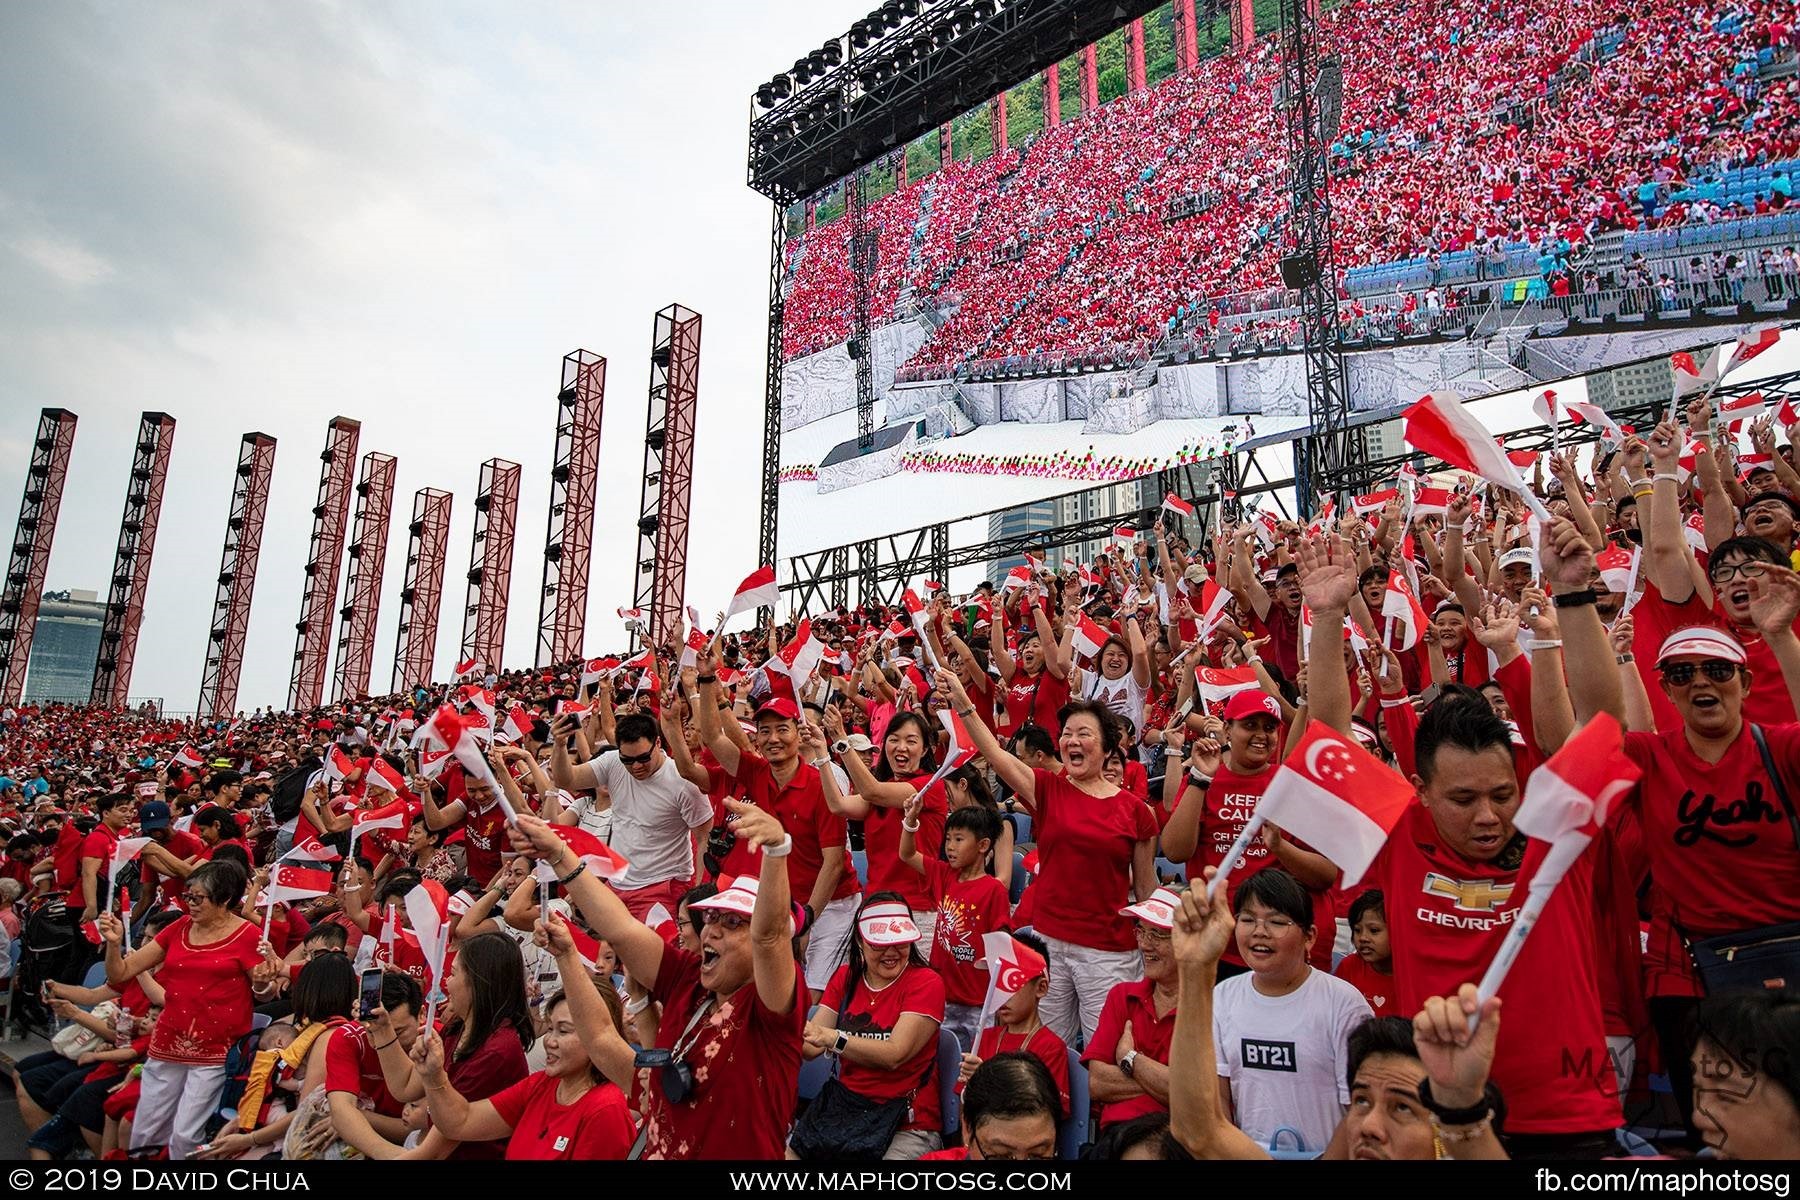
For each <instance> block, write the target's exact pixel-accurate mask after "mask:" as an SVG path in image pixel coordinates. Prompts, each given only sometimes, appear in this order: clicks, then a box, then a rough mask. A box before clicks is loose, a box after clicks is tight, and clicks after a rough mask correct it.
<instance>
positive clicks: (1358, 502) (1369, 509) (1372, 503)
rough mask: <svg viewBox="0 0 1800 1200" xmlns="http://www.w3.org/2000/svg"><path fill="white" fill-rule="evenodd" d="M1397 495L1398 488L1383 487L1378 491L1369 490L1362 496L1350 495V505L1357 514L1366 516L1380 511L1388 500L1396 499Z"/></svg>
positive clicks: (1398, 492) (1398, 494)
mask: <svg viewBox="0 0 1800 1200" xmlns="http://www.w3.org/2000/svg"><path fill="white" fill-rule="evenodd" d="M1399 496H1400V489H1399V488H1397V487H1391V488H1383V489H1382V490H1380V491H1375V492H1370V493H1368V494H1367V495H1364V496H1352V497H1351V498H1350V507H1351V508H1352V509H1354V510H1355V512H1356V515H1357V516H1359V517H1366V516H1368V515H1369V514H1370V513H1378V512H1380V511H1381V510H1382V509H1384V508H1386V507H1387V504H1388V501H1389V500H1396V499H1398V498H1399Z"/></svg>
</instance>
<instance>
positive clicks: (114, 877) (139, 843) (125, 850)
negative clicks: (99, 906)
mask: <svg viewBox="0 0 1800 1200" xmlns="http://www.w3.org/2000/svg"><path fill="white" fill-rule="evenodd" d="M149 844H150V839H149V838H147V837H134V838H120V839H119V840H118V841H117V842H115V843H114V844H113V852H112V858H111V859H110V860H108V862H107V864H106V895H107V904H108V906H109V907H110V906H111V904H112V903H113V902H114V901H117V900H119V899H121V897H120V895H119V872H120V871H123V870H124V869H125V864H126V863H128V862H130V861H131V860H132V859H134V858H136V857H137V856H138V855H140V854H142V853H143V852H144V847H145V846H148V845H149ZM125 934H126V937H127V938H129V937H130V935H131V922H130V921H126V922H125ZM130 948H131V947H130V946H129V945H127V946H126V949H127V950H129V949H130Z"/></svg>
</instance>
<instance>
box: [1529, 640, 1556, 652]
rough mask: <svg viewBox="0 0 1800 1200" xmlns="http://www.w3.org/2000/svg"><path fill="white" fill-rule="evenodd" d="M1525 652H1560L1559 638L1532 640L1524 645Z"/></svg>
mask: <svg viewBox="0 0 1800 1200" xmlns="http://www.w3.org/2000/svg"><path fill="white" fill-rule="evenodd" d="M1525 648H1526V649H1527V650H1561V649H1562V639H1561V638H1532V639H1531V640H1530V641H1528V642H1526V643H1525Z"/></svg>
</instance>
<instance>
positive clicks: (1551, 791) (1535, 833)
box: [1264, 713, 1642, 1028]
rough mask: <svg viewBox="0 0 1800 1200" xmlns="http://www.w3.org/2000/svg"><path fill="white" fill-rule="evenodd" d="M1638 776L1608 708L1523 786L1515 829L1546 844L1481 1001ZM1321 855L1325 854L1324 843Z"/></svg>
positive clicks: (1501, 976)
mask: <svg viewBox="0 0 1800 1200" xmlns="http://www.w3.org/2000/svg"><path fill="white" fill-rule="evenodd" d="M1641 774H1642V772H1641V771H1639V770H1638V767H1637V764H1635V763H1634V762H1632V761H1631V758H1630V756H1629V755H1627V754H1626V753H1625V739H1624V733H1623V731H1622V730H1621V729H1620V728H1619V722H1618V721H1617V720H1615V719H1614V718H1613V717H1612V715H1611V714H1609V713H1601V714H1599V715H1598V716H1596V717H1594V718H1593V719H1592V720H1590V721H1589V722H1588V723H1587V724H1586V725H1584V726H1582V728H1581V729H1580V731H1579V732H1577V733H1576V734H1575V736H1574V737H1572V738H1570V739H1569V740H1568V741H1567V742H1565V743H1563V748H1562V749H1561V750H1558V751H1557V752H1556V753H1555V754H1554V755H1552V756H1551V757H1550V761H1548V762H1546V763H1545V764H1544V765H1543V766H1542V767H1541V768H1539V769H1538V770H1537V771H1534V772H1533V773H1532V775H1531V779H1530V781H1529V782H1528V783H1526V785H1525V799H1524V801H1523V802H1521V803H1520V805H1519V811H1518V812H1517V813H1515V814H1514V815H1513V828H1515V829H1517V830H1518V831H1519V832H1520V833H1522V834H1524V835H1525V836H1526V837H1532V838H1536V839H1538V840H1539V841H1541V842H1548V843H1550V852H1549V853H1548V854H1546V855H1545V856H1544V858H1543V861H1542V862H1540V863H1539V864H1538V869H1537V872H1536V873H1535V874H1534V875H1533V876H1532V877H1531V883H1530V885H1529V887H1528V889H1527V891H1526V895H1525V902H1524V904H1522V905H1521V906H1520V907H1519V908H1518V910H1517V913H1516V915H1515V916H1514V917H1513V922H1512V925H1511V927H1510V928H1509V929H1508V930H1507V931H1506V940H1505V941H1503V942H1502V943H1501V944H1500V949H1499V950H1497V951H1496V952H1495V954H1494V961H1493V962H1491V963H1489V964H1488V969H1487V972H1486V973H1485V974H1484V975H1482V977H1481V983H1480V985H1479V987H1478V988H1477V992H1478V996H1479V1001H1480V1002H1481V1003H1483V1004H1485V1003H1486V1002H1487V1001H1488V999H1489V998H1491V997H1492V996H1494V995H1496V994H1497V993H1498V992H1499V991H1500V987H1501V985H1502V984H1504V983H1505V982H1506V976H1507V973H1508V972H1509V971H1511V970H1512V965H1513V963H1514V962H1516V961H1517V960H1518V957H1519V951H1520V950H1522V949H1524V947H1525V939H1526V938H1527V937H1529V936H1531V928H1532V926H1533V925H1535V924H1537V919H1538V917H1539V916H1541V915H1542V914H1543V911H1544V906H1545V905H1547V904H1548V903H1549V902H1550V897H1551V895H1552V894H1553V893H1554V892H1555V891H1556V885H1557V884H1559V883H1561V882H1562V880H1563V876H1564V875H1566V874H1568V871H1569V868H1570V867H1572V866H1573V865H1575V861H1576V860H1577V859H1579V858H1580V857H1581V855H1582V852H1583V851H1585V850H1586V849H1587V848H1588V845H1589V844H1590V843H1591V842H1592V841H1593V840H1594V839H1595V838H1596V837H1598V836H1600V831H1601V830H1602V829H1604V828H1605V827H1606V822H1607V818H1609V817H1610V816H1611V815H1612V813H1613V811H1614V809H1615V807H1616V802H1617V801H1618V799H1619V798H1620V797H1621V796H1623V795H1624V794H1625V793H1626V792H1629V791H1630V790H1631V788H1632V786H1633V785H1634V784H1635V783H1636V782H1637V780H1638V777H1639V776H1640V775H1641ZM1271 787H1273V785H1271ZM1264 802H1265V803H1267V801H1266V800H1265V801H1264ZM1303 836H1304V835H1303ZM1320 853H1323V854H1326V856H1327V857H1330V855H1329V852H1327V851H1325V850H1323V849H1321V850H1320ZM1515 894H1516V892H1515ZM1472 1027H1473V1022H1471V1028H1472Z"/></svg>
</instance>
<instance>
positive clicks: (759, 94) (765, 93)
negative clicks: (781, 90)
mask: <svg viewBox="0 0 1800 1200" xmlns="http://www.w3.org/2000/svg"><path fill="white" fill-rule="evenodd" d="M756 103H757V107H759V108H774V107H775V89H774V87H772V86H771V85H769V84H766V83H765V84H763V85H762V86H761V87H759V88H757V89H756Z"/></svg>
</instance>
